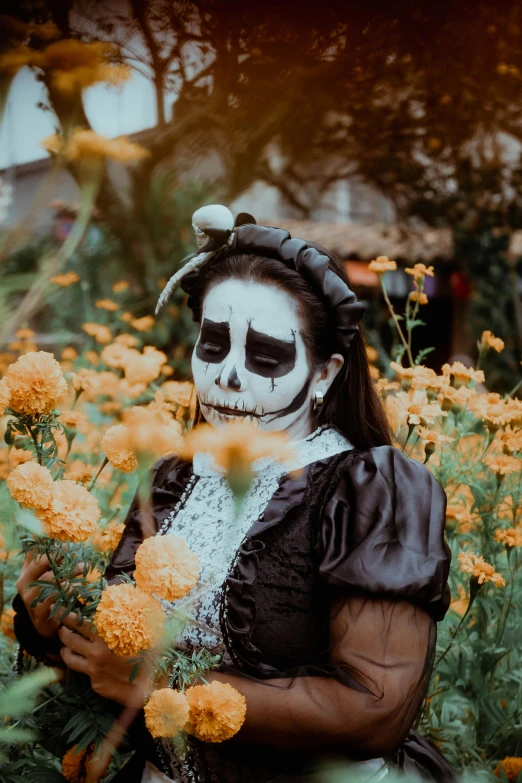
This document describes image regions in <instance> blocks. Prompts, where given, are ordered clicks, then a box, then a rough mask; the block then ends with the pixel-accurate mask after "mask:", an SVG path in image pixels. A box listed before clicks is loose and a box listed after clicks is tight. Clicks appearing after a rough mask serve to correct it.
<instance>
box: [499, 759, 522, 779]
mask: <svg viewBox="0 0 522 783" xmlns="http://www.w3.org/2000/svg"><path fill="white" fill-rule="evenodd" d="M501 768H502V769H503V770H504V772H505V774H506V777H507V779H508V780H509V783H516V781H517V779H518V776H519V775H520V772H521V771H522V758H519V757H517V756H506V758H505V759H502V761H499V763H498V764H497V766H496V767H495V770H494V775H495V776H496V777H497V778H500V777H502V773H501V771H500V770H501Z"/></svg>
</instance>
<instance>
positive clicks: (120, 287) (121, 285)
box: [112, 280, 129, 294]
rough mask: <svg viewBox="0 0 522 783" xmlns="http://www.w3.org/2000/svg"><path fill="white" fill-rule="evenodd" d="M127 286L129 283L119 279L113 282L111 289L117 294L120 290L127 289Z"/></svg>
mask: <svg viewBox="0 0 522 783" xmlns="http://www.w3.org/2000/svg"><path fill="white" fill-rule="evenodd" d="M128 288H129V284H128V282H127V281H126V280H119V281H118V282H117V283H114V285H113V286H112V290H113V291H114V293H115V294H119V293H121V292H122V291H127V290H128Z"/></svg>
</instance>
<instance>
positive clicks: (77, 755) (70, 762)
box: [62, 745, 94, 783]
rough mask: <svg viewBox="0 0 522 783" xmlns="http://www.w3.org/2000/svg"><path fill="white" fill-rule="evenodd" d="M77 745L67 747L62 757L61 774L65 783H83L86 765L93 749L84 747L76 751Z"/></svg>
mask: <svg viewBox="0 0 522 783" xmlns="http://www.w3.org/2000/svg"><path fill="white" fill-rule="evenodd" d="M77 747H78V746H77V745H74V746H73V747H72V748H69V750H68V751H67V753H66V754H65V756H64V757H63V759H62V775H63V776H64V778H65V780H66V781H67V783H84V781H85V778H86V775H87V767H88V765H89V761H90V760H91V757H92V755H93V752H94V751H92V750H91V751H89V748H84V749H83V750H80V751H78V752H76V748H77Z"/></svg>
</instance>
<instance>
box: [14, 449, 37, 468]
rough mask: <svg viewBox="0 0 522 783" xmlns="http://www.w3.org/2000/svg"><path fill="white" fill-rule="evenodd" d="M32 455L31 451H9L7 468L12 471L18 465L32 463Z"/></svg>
mask: <svg viewBox="0 0 522 783" xmlns="http://www.w3.org/2000/svg"><path fill="white" fill-rule="evenodd" d="M33 461H34V454H33V452H32V451H28V450H26V449H16V448H13V449H10V451H9V466H10V469H11V470H14V469H15V468H17V467H18V465H24V464H25V463H26V462H33Z"/></svg>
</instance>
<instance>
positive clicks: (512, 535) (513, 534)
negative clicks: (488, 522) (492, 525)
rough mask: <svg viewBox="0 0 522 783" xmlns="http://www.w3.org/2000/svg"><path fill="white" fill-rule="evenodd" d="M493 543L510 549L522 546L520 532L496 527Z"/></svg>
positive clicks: (512, 528) (521, 531) (514, 529)
mask: <svg viewBox="0 0 522 783" xmlns="http://www.w3.org/2000/svg"><path fill="white" fill-rule="evenodd" d="M495 541H498V542H499V543H500V544H505V545H506V546H507V547H509V548H510V549H512V548H513V547H518V546H522V530H517V529H516V528H514V527H510V528H508V529H507V530H503V529H502V528H500V527H498V528H497V529H496V530H495Z"/></svg>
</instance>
